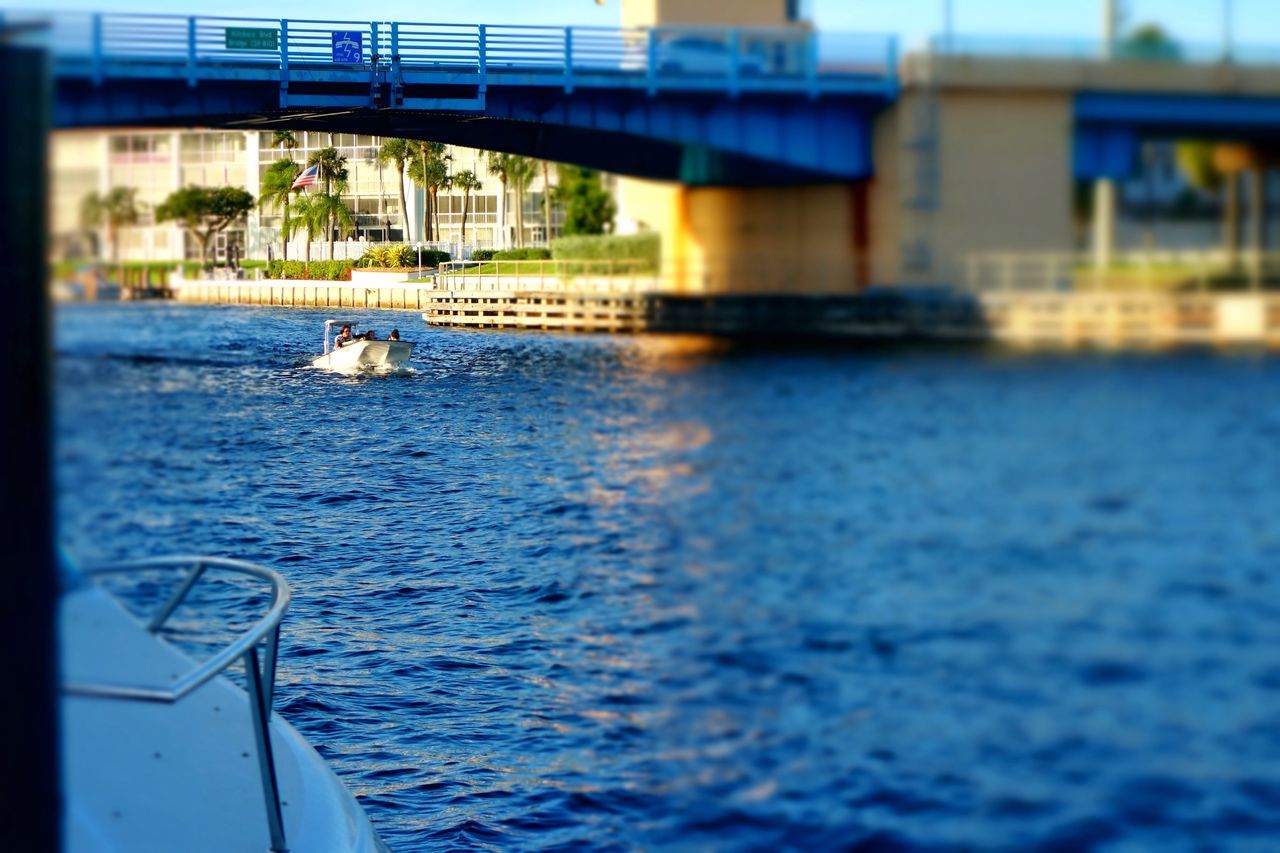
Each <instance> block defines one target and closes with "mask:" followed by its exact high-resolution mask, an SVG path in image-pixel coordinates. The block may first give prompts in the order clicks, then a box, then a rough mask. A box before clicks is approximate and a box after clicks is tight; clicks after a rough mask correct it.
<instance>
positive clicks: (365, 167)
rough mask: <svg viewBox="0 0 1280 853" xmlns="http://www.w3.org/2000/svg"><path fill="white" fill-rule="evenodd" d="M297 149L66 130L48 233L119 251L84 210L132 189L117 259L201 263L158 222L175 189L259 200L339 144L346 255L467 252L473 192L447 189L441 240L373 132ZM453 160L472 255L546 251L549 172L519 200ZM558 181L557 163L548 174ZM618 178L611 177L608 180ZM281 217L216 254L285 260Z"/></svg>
mask: <svg viewBox="0 0 1280 853" xmlns="http://www.w3.org/2000/svg"><path fill="white" fill-rule="evenodd" d="M293 138H294V141H295V142H296V147H294V148H285V147H279V146H278V145H274V144H273V143H274V142H275V141H276V140H275V134H274V133H273V132H272V131H241V130H155V129H148V128H142V129H128V130H93V131H63V132H59V133H56V134H54V135H53V138H52V143H51V146H52V147H51V152H50V154H51V157H50V160H51V164H52V175H51V184H52V187H53V191H52V197H51V211H50V226H51V232H52V237H53V240H52V244H53V247H54V251H55V253H56V254H57V255H59V256H61V257H89V256H94V255H101V256H104V257H108V256H111V254H112V252H111V249H112V248H113V247H110V246H108V245H107V241H108V239H109V237H108V234H107V229H105V228H98V229H94V230H88V229H86V228H85V227H83V220H82V217H81V209H82V207H83V205H84V201H85V199H86V198H87V197H88V196H89V195H90V194H93V193H97V194H100V195H104V194H105V193H106V192H107V191H108V190H110V189H111V188H112V187H132V188H134V189H135V190H136V194H135V200H136V202H137V206H138V209H139V219H138V222H137V223H136V224H134V225H131V226H127V227H123V228H121V229H119V233H118V234H117V236H116V240H117V243H118V246H117V247H114V248H115V249H116V250H117V257H118V258H119V259H120V260H122V261H172V260H180V259H196V258H199V256H200V248H199V244H198V243H197V242H196V241H195V239H194V238H193V237H191V236H190V235H189V234H187V233H186V232H185V231H184V230H183V229H182V228H181V227H179V226H178V225H176V224H175V223H172V222H157V221H156V220H155V208H156V206H157V205H159V204H160V203H161V202H162V201H163V200H164V199H165V197H166V196H168V195H169V193H171V192H173V191H174V190H176V189H178V188H180V187H184V186H192V185H195V186H209V187H216V186H236V187H241V188H243V189H245V190H247V191H248V192H249V193H251V194H252V195H253V196H254V198H258V197H259V196H260V194H261V193H260V189H261V185H262V178H263V175H265V174H266V172H267V170H268V169H269V168H270V167H271V164H272V163H274V162H275V161H277V160H281V159H285V158H289V159H292V160H294V161H296V162H298V163H306V161H307V159H308V158H309V157H310V156H311V155H312V154H314V153H315V152H316V151H318V150H320V149H322V148H326V147H329V146H332V147H334V148H337V149H338V151H339V153H340V154H341V155H342V156H344V157H346V159H347V171H348V186H347V190H346V191H345V192H344V193H343V199H344V201H345V202H346V204H347V207H348V208H349V209H350V210H351V212H352V218H353V219H354V220H355V230H354V233H353V234H351V235H349V236H348V237H347V239H345V240H342V239H340V240H338V241H337V243H336V244H335V251H334V256H335V257H337V258H347V257H355V256H357V255H359V254H360V253H361V252H363V250H364V247H365V246H366V245H367V244H369V243H379V242H408V243H419V242H424V243H425V242H439V243H440V244H444V246H445V247H446V248H449V249H452V250H453V252H454V253H455V254H458V253H459V252H460V251H461V249H462V246H463V243H464V239H463V206H464V197H463V193H462V192H461V191H460V190H452V189H444V190H441V191H440V192H439V193H438V196H437V205H438V208H439V210H438V214H439V216H438V221H437V222H436V223H435V227H434V228H433V234H432V235H431V236H435V232H438V236H439V239H438V241H433V240H431V239H429V238H428V237H427V236H426V235H424V232H423V227H424V221H423V220H424V216H423V214H424V202H425V198H426V193H425V192H424V191H423V189H422V188H421V187H418V186H415V185H414V184H413V182H412V181H411V180H409V178H408V177H407V176H406V178H405V179H404V195H405V202H406V207H405V209H404V210H403V211H402V210H401V202H400V187H399V181H400V178H399V175H398V174H397V171H396V168H395V166H394V164H379V163H378V156H377V155H378V149H379V146H380V145H381V143H382V140H381V139H380V138H378V137H374V136H364V135H357V134H347V133H332V134H331V133H316V132H299V133H296V134H294V135H293ZM446 158H447V159H446V163H447V166H448V169H449V172H450V174H456V173H459V172H461V171H464V170H469V171H471V172H472V173H474V174H475V175H476V177H477V178H478V179H479V181H480V188H479V189H477V190H473V191H472V192H471V193H470V195H469V198H467V199H465V204H466V208H467V209H466V235H465V244H466V246H467V247H469V248H510V247H514V246H537V245H545V244H546V243H547V241H548V239H549V238H554V237H556V236H559V233H560V228H561V226H562V225H563V222H564V211H563V209H562V208H561V207H560V205H559V204H556V203H555V202H554V200H553V203H552V206H551V208H552V209H551V228H550V232H551V233H550V234H548V233H547V230H548V229H547V226H546V218H547V217H546V214H545V211H544V210H543V200H544V198H545V197H546V192H547V188H546V186H545V185H544V181H543V176H542V170H541V169H538V170H536V173H535V176H534V178H533V180H531V181H530V183H529V186H528V187H527V188H526V189H525V191H524V193H523V194H522V196H523V197H522V198H516V192H515V188H514V187H510V186H509V187H508V188H507V192H506V193H505V196H506V197H505V198H504V197H503V196H504V193H503V191H502V184H501V181H500V180H499V179H498V178H497V177H495V176H494V175H491V174H490V173H489V170H488V168H487V157H486V153H485V152H483V151H478V150H475V149H471V148H461V147H457V146H449V147H448V148H447V149H446ZM548 173H549V174H548V178H549V181H550V183H551V186H552V187H554V186H555V182H556V169H555V166H554V164H552V165H551V166H550V168H549V169H548ZM610 183H611V181H610ZM282 220H283V211H282V210H280V209H274V208H272V207H269V206H268V207H260V208H258V209H255V210H254V211H253V212H251V213H250V214H249V216H248V217H247V220H246V222H245V223H244V225H243V226H242V227H238V228H232V229H228V230H227V231H225V232H223V233H220V234H218V235H216V236H215V238H214V242H213V244H211V246H210V258H211V259H212V260H214V261H222V260H224V259H226V258H227V257H228V256H229V254H234V256H236V257H240V258H254V259H267V258H272V257H276V258H278V257H280V256H281V251H282V248H283V247H282V244H281V233H280V227H281V224H282ZM305 239H306V237H305V232H303V233H299V234H295V235H294V237H293V239H292V240H291V241H290V244H289V249H288V255H289V257H291V258H300V257H302V256H303V253H304V248H305V247H304V243H303V241H304V240H305ZM326 252H327V240H326V239H325V236H324V235H316V240H315V242H314V243H313V244H312V247H311V257H312V258H317V259H318V258H323V257H325V253H326Z"/></svg>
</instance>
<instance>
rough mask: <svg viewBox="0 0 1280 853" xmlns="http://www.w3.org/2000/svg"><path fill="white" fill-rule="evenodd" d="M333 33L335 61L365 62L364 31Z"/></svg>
mask: <svg viewBox="0 0 1280 853" xmlns="http://www.w3.org/2000/svg"><path fill="white" fill-rule="evenodd" d="M332 35H333V61H334V62H345V63H360V62H364V44H363V42H362V37H363V35H364V34H363V33H359V32H334V33H332Z"/></svg>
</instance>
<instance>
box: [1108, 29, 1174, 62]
mask: <svg viewBox="0 0 1280 853" xmlns="http://www.w3.org/2000/svg"><path fill="white" fill-rule="evenodd" d="M1116 53H1117V55H1118V56H1120V57H1123V58H1125V59H1155V60H1165V61H1172V60H1178V59H1181V58H1182V48H1180V47H1179V46H1178V43H1177V42H1175V41H1174V40H1173V39H1171V38H1170V37H1169V34H1168V33H1167V32H1165V30H1164V27H1162V26H1160V25H1159V24H1155V23H1146V24H1139V25H1138V26H1136V27H1134V28H1133V29H1131V30H1130V31H1129V34H1128V35H1126V36H1125V37H1124V39H1123V40H1122V41H1121V42H1120V44H1119V45H1117V50H1116Z"/></svg>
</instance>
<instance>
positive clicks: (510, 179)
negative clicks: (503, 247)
mask: <svg viewBox="0 0 1280 853" xmlns="http://www.w3.org/2000/svg"><path fill="white" fill-rule="evenodd" d="M487 165H488V167H489V174H491V175H495V176H496V177H497V178H498V181H499V182H500V183H501V184H502V219H503V222H502V230H503V233H504V235H505V233H506V230H507V222H506V220H507V219H508V218H509V216H508V214H507V210H508V208H507V187H508V186H510V187H512V188H514V189H515V191H516V239H515V244H516V245H517V246H523V245H524V191H525V189H526V188H527V187H528V186H529V181H531V180H533V175H534V172H535V171H537V165H536V164H535V163H534V161H533V159H532V158H530V157H521V156H520V155H519V154H503V153H501V152H498V151H490V152H489V156H488V162H487Z"/></svg>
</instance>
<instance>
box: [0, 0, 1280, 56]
mask: <svg viewBox="0 0 1280 853" xmlns="http://www.w3.org/2000/svg"><path fill="white" fill-rule="evenodd" d="M724 2H725V5H726V8H731V7H732V4H733V0H724ZM804 2H805V6H806V8H807V9H808V10H809V12H810V13H811V17H812V18H813V20H814V21H815V22H816V23H817V25H818V26H819V27H820V28H822V29H824V30H833V31H849V32H875V33H894V34H897V35H898V36H899V37H901V38H902V39H903V43H904V45H907V46H910V45H912V44H916V43H918V42H920V41H922V40H923V39H924V38H927V37H928V36H929V35H931V34H935V33H938V32H940V31H941V30H942V21H943V8H944V5H945V4H946V3H947V2H950V4H951V8H952V21H953V23H954V27H955V33H956V34H957V35H959V36H964V35H974V36H977V35H1019V36H1029V35H1037V36H1046V37H1052V38H1091V37H1095V36H1097V35H1098V33H1099V31H1100V30H1101V21H1102V0H804ZM1116 2H1117V3H1118V4H1119V5H1120V6H1121V7H1122V8H1123V9H1124V14H1125V18H1126V19H1127V21H1128V22H1129V24H1131V25H1133V24H1140V23H1145V22H1148V21H1151V22H1157V23H1160V24H1161V25H1162V26H1163V27H1164V28H1165V30H1166V31H1168V32H1169V33H1170V34H1171V35H1172V36H1173V37H1174V38H1175V39H1176V40H1178V41H1182V42H1187V43H1193V42H1198V43H1203V44H1208V45H1217V44H1220V43H1221V42H1222V33H1223V17H1224V16H1223V10H1224V8H1228V7H1229V8H1231V10H1232V14H1231V19H1232V23H1233V31H1234V38H1235V40H1236V42H1237V43H1239V44H1256V45H1280V13H1278V12H1277V7H1278V6H1280V0H1116ZM621 3H622V0H605V2H604V3H603V5H600V4H597V3H596V2H595V0H468V2H466V3H456V2H455V3H433V2H430V0H428V1H427V2H423V0H379V3H378V5H377V8H378V19H379V20H384V21H391V20H398V21H430V22H441V23H477V24H479V23H486V24H491V23H505V24H554V25H571V24H572V25H597V26H616V25H617V24H618V21H619V17H620V10H621ZM33 7H35V8H41V9H73V10H84V9H86V8H92V9H93V10H94V11H102V12H159V13H172V12H173V11H174V9H175V5H174V3H173V2H172V0H99V2H97V3H94V2H93V0H34V2H26V3H11V2H7V0H0V9H3V8H20V9H31V8H33ZM181 8H182V9H183V11H184V12H187V13H192V12H194V13H195V14H200V13H201V12H204V13H205V14H212V15H246V16H252V17H264V15H263V10H264V9H266V8H270V9H271V11H272V13H274V14H275V15H277V16H286V17H289V16H296V17H306V18H312V19H316V18H326V17H329V16H332V18H333V19H334V20H335V21H350V20H353V19H360V17H361V16H359V15H357V14H356V13H355V10H357V9H360V8H361V6H360V4H356V3H352V2H351V0H310V2H308V3H306V4H305V5H304V4H301V3H299V4H290V3H282V4H277V5H273V6H270V7H267V6H264V5H263V3H262V2H261V0H190V2H189V3H187V4H183V5H182V6H181Z"/></svg>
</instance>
